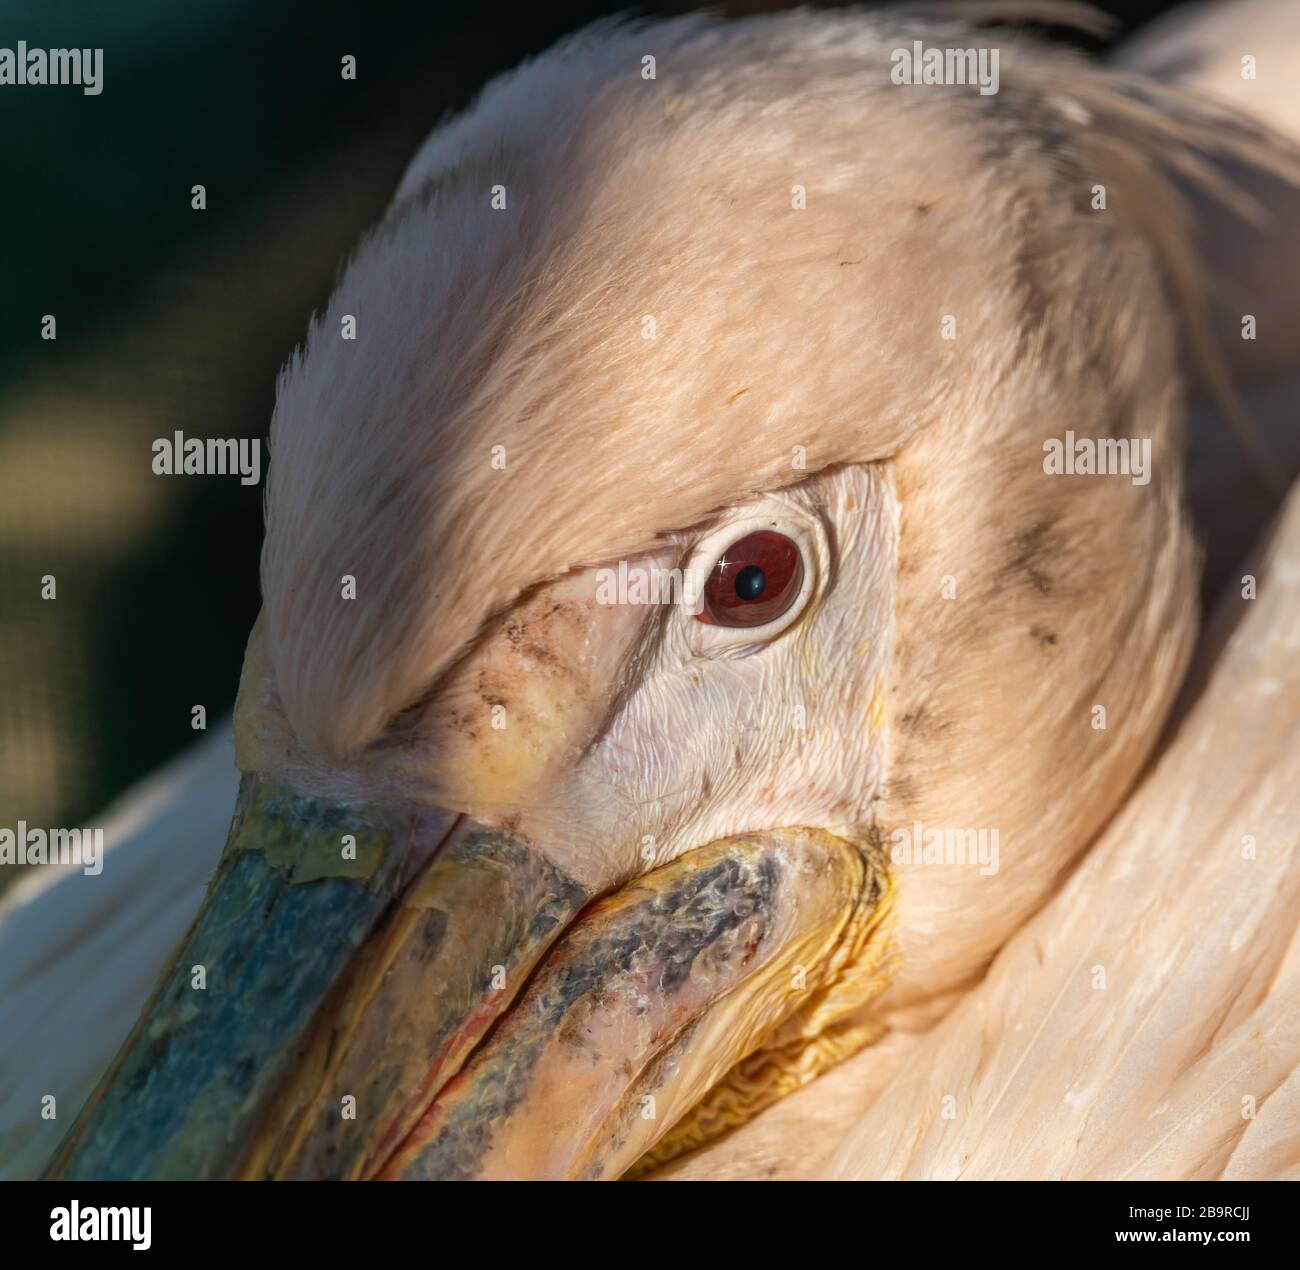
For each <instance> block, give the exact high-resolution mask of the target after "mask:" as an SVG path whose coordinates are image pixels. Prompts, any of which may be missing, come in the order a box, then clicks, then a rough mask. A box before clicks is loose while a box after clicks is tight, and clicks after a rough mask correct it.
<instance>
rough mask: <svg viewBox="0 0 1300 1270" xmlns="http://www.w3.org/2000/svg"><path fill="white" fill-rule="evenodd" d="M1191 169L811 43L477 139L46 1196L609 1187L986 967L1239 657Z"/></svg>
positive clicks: (325, 356) (593, 58)
mask: <svg viewBox="0 0 1300 1270" xmlns="http://www.w3.org/2000/svg"><path fill="white" fill-rule="evenodd" d="M918 39H919V40H922V41H924V42H925V43H927V44H934V45H938V46H939V47H963V48H964V47H973V46H979V45H987V44H996V45H997V46H998V47H999V49H1000V80H1001V83H1000V88H999V91H998V93H997V94H996V95H985V94H981V93H980V92H979V91H978V88H977V87H975V86H969V85H966V86H963V85H921V84H918V85H913V86H903V85H899V84H896V83H894V82H893V81H892V80H891V75H890V70H891V52H892V51H893V50H895V49H897V48H900V47H906V48H910V47H912V45H913V42H914V41H915V40H918ZM1180 127H1183V128H1184V130H1185V131H1180ZM1185 132H1186V133H1188V134H1194V136H1193V140H1194V141H1195V143H1196V144H1201V143H1202V142H1205V141H1206V139H1207V138H1210V139H1213V137H1214V135H1215V134H1214V126H1213V125H1212V123H1210V122H1207V121H1204V120H1193V121H1192V122H1190V123H1186V124H1185V125H1175V124H1174V123H1172V122H1170V120H1169V118H1168V117H1167V116H1166V115H1165V114H1164V113H1163V112H1162V111H1161V110H1160V109H1157V107H1156V106H1155V105H1153V104H1152V103H1151V102H1149V101H1145V100H1143V99H1142V98H1141V97H1140V96H1137V95H1134V94H1133V93H1131V92H1129V91H1127V89H1126V88H1125V86H1124V85H1123V84H1122V83H1118V82H1117V81H1115V80H1113V79H1112V78H1110V77H1109V76H1108V74H1107V73H1106V72H1104V71H1102V70H1099V69H1096V68H1093V67H1090V66H1088V65H1087V64H1085V63H1083V62H1081V61H1079V60H1077V59H1075V58H1074V57H1073V56H1072V55H1070V54H1068V53H1065V52H1063V51H1059V50H1053V49H1049V48H1046V47H1043V46H1041V45H1038V44H1035V43H1034V42H1032V41H1031V40H1029V39H1027V38H1025V37H1022V36H1019V35H1016V34H1013V33H1009V32H1006V31H998V32H993V33H990V32H987V31H984V32H981V31H976V30H973V29H971V28H969V27H966V26H963V25H961V24H959V23H954V22H949V21H941V20H935V19H921V18H917V17H914V16H913V17H908V16H900V15H897V14H896V15H892V16H883V15H882V16H864V15H862V14H857V13H852V14H832V13H811V12H806V11H801V12H798V13H793V14H786V15H780V16H775V17H764V18H760V19H752V20H745V21H739V22H734V23H731V22H724V21H721V20H718V19H714V18H690V19H683V20H674V21H669V22H663V23H654V24H648V25H617V26H602V27H599V28H596V29H594V30H592V31H590V32H587V33H585V34H583V35H580V36H578V37H576V38H574V39H572V40H570V41H569V42H567V43H565V44H563V45H561V46H560V47H559V48H557V49H556V50H554V51H552V52H551V53H550V54H548V55H547V56H545V57H542V58H539V59H538V60H536V61H534V62H532V63H530V64H528V65H527V66H525V67H524V68H522V69H521V70H519V71H517V72H516V73H514V74H513V75H511V76H508V77H506V78H505V79H502V80H500V81H498V82H497V83H495V84H493V85H492V86H491V87H490V88H489V89H488V90H487V91H486V92H485V93H484V95H483V96H482V98H481V99H480V100H479V102H478V103H477V104H476V105H475V106H474V108H473V109H472V110H470V111H469V112H468V113H467V114H465V115H464V116H462V117H461V118H459V119H457V120H455V121H453V122H451V123H450V124H448V125H446V126H444V127H441V128H440V129H439V130H438V131H436V132H435V133H434V134H433V135H432V136H431V137H430V139H429V140H428V142H427V143H426V144H425V146H424V147H423V149H422V150H421V151H420V153H419V154H418V156H417V157H416V159H415V160H414V162H413V163H412V165H411V167H410V169H409V171H408V172H407V174H406V176H405V179H404V180H403V182H402V185H401V187H400V189H399V191H398V194H397V197H396V199H395V202H394V204H393V206H392V209H391V210H390V212H389V213H388V215H387V217H386V219H385V220H384V221H383V222H382V223H381V224H380V225H379V227H378V228H377V230H376V231H375V232H374V233H373V234H371V235H370V236H369V237H368V238H367V239H366V240H365V241H364V242H363V243H362V244H361V246H360V247H359V249H358V250H357V252H356V254H355V256H354V257H353V259H352V260H351V262H350V264H349V265H348V267H347V269H346V270H345V272H344V273H343V275H342V278H341V282H340V284H339V287H338V290H337V293H336V294H335V296H334V297H333V299H332V300H331V302H330V304H329V306H328V308H327V309H326V310H325V311H324V312H323V313H322V314H320V315H318V316H317V317H316V319H315V320H314V321H313V323H312V325H311V329H310V332H309V334H308V337H307V339H306V341H305V344H304V346H303V348H302V349H301V350H300V351H299V352H298V353H297V354H295V356H294V357H293V358H292V360H291V361H290V363H289V365H288V366H287V367H286V369H285V371H284V372H283V375H282V378H281V382H280V384H279V394H278V399H277V404H276V407H275V413H274V418H273V421H272V426H271V453H272V458H271V465H270V475H269V483H268V488H267V499H266V541H265V547H264V554H263V560H262V585H263V596H264V607H263V611H262V615H261V617H260V619H259V620H258V623H257V625H256V627H255V628H254V631H253V633H252V636H251V638H250V641H249V645H248V652H247V657H246V661H245V666H244V672H243V679H242V682H241V685H240V693H239V702H238V708H237V714H236V742H237V760H238V764H239V767H240V768H241V769H242V771H243V773H244V777H243V785H242V790H241V793H240V798H239V805H238V808H237V810H236V814H235V818H234V823H233V826H232V829H231V835H230V841H229V843H228V845H227V849H226V851H225V854H224V856H223V857H222V860H221V864H220V867H219V869H218V870H217V872H216V875H215V877H214V878H213V880H212V883H211V887H210V890H209V893H208V896H207V898H206V901H205V903H204V905H203V908H202V910H201V911H200V913H199V915H198V916H197V918H196V919H195V922H194V925H193V927H192V928H191V930H190V932H189V934H188V935H187V936H186V938H185V940H184V941H183V944H182V946H181V948H180V949H179V951H178V953H177V955H176V959H175V961H174V963H173V965H172V966H171V968H170V969H169V970H168V971H167V972H166V973H165V975H164V976H163V979H162V981H161V983H160V986H159V988H158V989H157V992H156V994H155V996H154V998H153V1000H152V1001H151V1003H150V1004H149V1006H148V1007H147V1008H146V1011H145V1013H144V1016H143V1017H142V1019H141V1021H140V1023H139V1024H138V1025H137V1028H136V1030H135V1032H134V1034H133V1035H132V1037H131V1039H130V1040H129V1041H128V1043H127V1045H126V1047H125V1048H124V1050H123V1052H122V1053H121V1055H120V1056H119V1058H118V1060H117V1062H116V1064H115V1065H114V1067H113V1069H112V1071H111V1072H110V1073H109V1074H108V1076H107V1077H106V1078H105V1080H104V1082H103V1084H102V1085H101V1087H100V1089H99V1090H98V1091H97V1093H96V1094H95V1096H94V1097H93V1098H92V1099H91V1102H90V1104H89V1105H88V1107H87V1109H86V1111H85V1113H84V1114H83V1116H82V1119H81V1121H80V1123H79V1124H78V1125H77V1127H76V1128H75V1129H74V1131H73V1133H72V1134H71V1136H70V1138H69V1140H68V1141H67V1143H65V1146H64V1148H63V1150H62V1152H61V1154H60V1156H59V1158H58V1160H57V1162H56V1166H55V1167H56V1169H57V1170H59V1171H62V1173H63V1174H64V1175H66V1176H112V1177H118V1176H120V1177H145V1176H150V1177H152V1176H185V1177H346V1178H373V1177H385V1178H388V1177H418V1178H443V1177H456V1178H463V1177H476V1178H477V1177H617V1176H621V1175H624V1174H626V1173H627V1172H628V1171H629V1170H632V1169H634V1168H636V1167H637V1166H638V1162H644V1161H649V1162H653V1161H654V1160H657V1159H662V1158H664V1157H665V1156H666V1155H667V1154H670V1153H672V1152H674V1151H680V1150H683V1149H686V1148H689V1147H691V1146H693V1145H695V1144H697V1143H699V1142H701V1141H704V1140H706V1139H707V1138H708V1137H709V1136H710V1135H711V1134H714V1133H716V1132H718V1131H719V1130H721V1129H723V1128H725V1127H727V1126H728V1125H730V1124H734V1123H736V1122H737V1121H738V1120H740V1119H743V1118H744V1117H745V1116H746V1115H749V1114H751V1113H752V1111H753V1110H754V1109H755V1108H756V1107H758V1106H761V1105H762V1104H763V1103H764V1102H765V1101H768V1100H770V1099H771V1098H773V1097H775V1096H777V1095H779V1094H780V1093H781V1092H783V1091H784V1090H787V1089H790V1088H792V1087H794V1086H795V1085H797V1084H798V1083H800V1082H801V1081H803V1080H805V1079H809V1078H811V1076H812V1075H815V1074H816V1072H817V1071H818V1070H820V1069H821V1068H822V1067H824V1066H825V1065H826V1064H828V1063H830V1062H833V1061H835V1060H836V1059H837V1058H839V1057H841V1056H843V1055H844V1054H846V1053H848V1052H849V1051H851V1050H853V1049H855V1048H858V1047H860V1046H862V1045H863V1044H866V1043H868V1042H869V1041H870V1040H871V1039H872V1037H873V1036H874V1035H875V1034H876V1032H878V1030H879V1029H880V1028H881V1027H882V1026H884V1025H885V1024H886V1023H887V1022H888V1021H889V1019H890V1018H891V1017H894V1016H895V1014H896V1013H897V1012H900V1011H904V1010H915V1009H925V1008H930V1007H931V1006H933V1005H934V1003H936V1002H941V1001H942V1000H944V999H946V998H950V997H951V995H952V994H953V993H954V992H955V991H956V990H958V989H960V988H961V987H963V986H964V985H966V984H968V983H969V982H970V981H971V980H972V979H973V978H974V977H975V976H977V975H978V974H979V973H980V972H981V970H982V968H983V967H984V966H985V965H986V964H987V962H988V960H989V958H990V956H991V955H992V953H993V952H994V950H995V949H996V948H997V947H998V946H999V945H1000V944H1001V943H1002V942H1003V941H1004V940H1005V939H1006V938H1007V936H1008V934H1009V933H1010V932H1011V931H1013V930H1014V929H1015V928H1016V927H1017V926H1019V925H1020V924H1021V923H1022V922H1023V921H1024V920H1025V919H1026V918H1027V916H1028V915H1029V914H1030V913H1032V912H1033V911H1034V909H1035V908H1036V907H1037V906H1039V905H1040V904H1041V903H1042V901H1043V899H1044V897H1045V896H1046V895H1047V894H1048V893H1049V891H1050V890H1051V888H1052V887H1053V885H1054V884H1055V882H1056V881H1057V880H1058V879H1059V877H1060V875H1061V874H1062V871H1063V870H1064V869H1065V868H1066V867H1067V866H1068V864H1069V863H1070V862H1071V860H1072V859H1073V858H1074V857H1075V856H1076V855H1077V853H1078V852H1079V851H1080V850H1081V849H1082V848H1083V847H1084V846H1085V845H1086V844H1087V843H1088V841H1089V839H1090V838H1091V837H1092V836H1093V835H1094V834H1095V832H1096V831H1097V829H1098V827H1099V826H1100V825H1101V824H1102V823H1103V822H1104V821H1105V820H1106V818H1107V817H1108V816H1109V814H1110V813H1111V812H1112V811H1113V810H1114V808H1115V807H1116V805H1117V804H1118V802H1119V801H1120V799H1121V798H1122V796H1123V795H1124V793H1125V791H1126V790H1127V788H1128V786H1129V785H1130V783H1131V781H1132V780H1133V779H1134V777H1135V776H1136V774H1137V772H1138V770H1139V769H1140V767H1141V764H1142V762H1143V760H1144V758H1145V756H1146V755H1147V754H1148V752H1149V750H1150V748H1151V746H1152V744H1153V741H1154V739H1155V736H1156V734H1157V731H1158V729H1159V727H1160V725H1161V722H1162V721H1163V719H1164V717H1165V714H1166V712H1167V710H1168V707H1169V704H1170V701H1171V698H1172V695H1173V693H1174V690H1175V687H1176V685H1177V683H1178V681H1179V678H1180V675H1181V674H1182V671H1183V669H1184V666H1185V662H1186V657H1187V653H1188V649H1189V645H1190V642H1191V639H1192V636H1193V631H1194V626H1195V614H1194V611H1193V600H1192V598H1191V597H1192V595H1193V592H1194V586H1193V585H1192V577H1193V569H1194V551H1193V548H1192V545H1191V539H1190V535H1189V532H1188V529H1187V525H1186V523H1185V519H1184V516H1183V513H1182V510H1181V490H1180V475H1179V462H1178V454H1177V421H1178V415H1179V408H1180V399H1179V390H1178V386H1177V385H1178V375H1177V370H1176V365H1175V361H1176V340H1175V331H1174V318H1173V316H1172V313H1171V310H1172V306H1171V304H1170V302H1169V300H1168V298H1167V296H1168V295H1169V294H1175V293H1177V292H1178V289H1179V288H1186V287H1187V286H1189V285H1190V284H1189V282H1188V278H1189V276H1190V275H1189V272H1188V268H1187V262H1188V259H1189V257H1188V256H1187V254H1186V246H1185V243H1184V240H1183V237H1182V235H1181V229H1180V223H1179V222H1178V220H1177V219H1176V217H1175V213H1176V212H1177V210H1178V203H1177V199H1176V196H1175V194H1174V192H1173V186H1172V182H1171V181H1170V180H1169V179H1168V176H1167V175H1166V173H1167V170H1168V168H1169V167H1170V166H1174V167H1176V166H1178V165H1179V164H1180V162H1182V161H1183V160H1184V159H1187V158H1188V156H1189V155H1190V154H1191V144H1192V143H1191V142H1189V141H1188V140H1187V139H1186V135H1185ZM1188 167H1189V168H1190V167H1191V162H1190V160H1189V161H1188ZM1098 187H1100V188H1102V189H1104V191H1105V197H1104V199H1103V200H1100V202H1101V203H1102V205H1101V206H1098V203H1099V200H1098V197H1097V195H1096V194H1095V189H1096V188H1098ZM1153 223H1159V224H1161V225H1162V227H1163V228H1162V230H1161V233H1160V234H1159V235H1156V234H1153V233H1152V232H1150V226H1151V225H1152V224H1153ZM1067 434H1071V435H1073V436H1074V437H1076V438H1087V439H1092V440H1093V441H1094V442H1100V441H1103V440H1107V439H1109V440H1115V439H1130V438H1131V439H1133V440H1134V442H1135V444H1136V443H1137V441H1138V440H1139V439H1140V440H1142V441H1145V442H1149V453H1150V456H1151V457H1150V467H1149V470H1148V472H1147V476H1146V479H1145V480H1141V479H1135V478H1134V477H1133V476H1131V475H1109V476H1107V475H1086V474H1075V475H1065V474H1056V473H1054V472H1052V471H1050V470H1048V469H1049V467H1050V464H1045V443H1047V442H1049V441H1051V440H1052V439H1063V438H1065V437H1066V436H1067ZM932 831H935V832H938V834H939V835H940V838H939V839H938V841H940V842H944V843H948V842H951V841H953V840H954V839H953V835H969V834H971V833H978V832H979V831H986V832H988V831H993V832H995V834H996V838H995V841H996V844H997V850H996V858H994V857H993V856H991V854H989V853H987V852H985V853H982V854H981V855H980V858H979V859H978V860H975V859H969V858H959V857H960V855H961V853H960V852H958V853H957V854H956V855H954V853H953V852H952V851H951V850H946V849H939V850H927V849H926V847H927V846H932V845H933V842H934V841H935V840H934V839H932V838H930V837H928V835H929V834H930V833H931V832H932ZM913 838H914V839H915V841H912V840H911V839H913ZM958 840H960V839H958ZM965 840H966V841H970V839H969V838H966V839H965Z"/></svg>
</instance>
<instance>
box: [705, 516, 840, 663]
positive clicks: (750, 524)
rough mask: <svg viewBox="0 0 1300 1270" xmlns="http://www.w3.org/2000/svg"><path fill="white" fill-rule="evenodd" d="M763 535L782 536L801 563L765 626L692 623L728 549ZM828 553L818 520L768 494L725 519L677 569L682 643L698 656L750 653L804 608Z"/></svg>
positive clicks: (814, 589)
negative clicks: (794, 583)
mask: <svg viewBox="0 0 1300 1270" xmlns="http://www.w3.org/2000/svg"><path fill="white" fill-rule="evenodd" d="M763 531H767V532H770V533H776V534H780V535H782V536H783V537H785V538H788V539H789V540H790V541H791V542H793V543H794V545H795V546H796V547H797V548H798V550H799V555H800V560H801V564H802V570H801V576H800V581H799V590H798V592H797V593H796V594H795V596H794V598H793V599H792V600H791V601H790V603H789V604H788V605H787V606H786V607H785V608H784V609H783V610H782V611H781V613H780V614H778V615H777V616H776V617H774V618H773V619H772V620H771V621H770V622H763V623H761V624H759V625H756V626H723V625H714V624H710V623H706V622H702V621H699V620H697V615H698V614H699V613H700V612H701V609H702V607H703V604H704V588H705V584H706V583H707V581H708V579H709V578H710V576H711V575H712V573H713V570H714V568H715V567H716V565H717V564H718V562H719V560H721V559H722V558H723V557H724V555H725V553H726V551H727V550H728V548H730V547H731V546H732V545H733V544H735V543H737V542H740V541H741V540H742V539H743V538H746V537H748V536H749V535H750V534H754V533H760V532H763ZM828 552H829V549H828V547H827V543H826V538H825V533H824V531H823V529H822V526H821V524H820V522H819V521H818V520H817V519H816V518H815V517H814V516H812V515H810V514H809V513H808V512H806V511H805V510H804V509H803V508H801V507H797V506H794V505H792V504H790V503H788V502H786V501H784V500H782V499H779V498H777V497H776V496H772V497H770V498H769V499H767V500H765V501H764V502H763V503H762V504H760V505H759V506H757V507H753V508H749V509H746V510H744V511H742V512H740V513H739V514H737V515H734V516H732V517H729V518H728V519H726V520H725V521H723V523H721V524H720V525H718V526H717V527H716V528H714V529H712V530H710V532H709V533H708V534H707V535H706V536H705V537H704V538H702V539H701V540H700V541H699V542H698V543H697V544H696V545H695V548H694V550H693V551H692V552H691V553H690V556H689V558H688V560H687V563H686V565H685V566H684V567H683V570H682V577H683V592H684V597H685V600H686V602H685V603H684V604H683V605H682V610H683V611H682V617H683V618H685V619H686V621H687V622H688V629H687V631H686V639H687V641H688V643H689V645H690V646H691V648H692V650H693V651H694V652H696V653H698V654H700V655H702V656H715V655H718V654H720V653H726V652H731V653H733V654H744V653H746V652H754V651H756V650H757V649H758V648H760V647H761V646H762V645H764V644H767V643H769V642H770V641H771V640H773V639H775V638H776V637H777V636H778V635H780V634H781V633H782V632H783V631H785V630H787V629H788V628H789V627H790V626H792V625H793V624H794V623H795V622H796V621H797V620H798V619H799V617H800V615H801V614H802V613H803V612H804V611H805V610H806V609H807V607H808V604H809V601H810V600H811V599H812V596H813V593H814V592H815V591H816V590H817V589H818V586H819V584H820V579H821V578H822V577H824V576H825V574H826V560H827V557H828Z"/></svg>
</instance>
